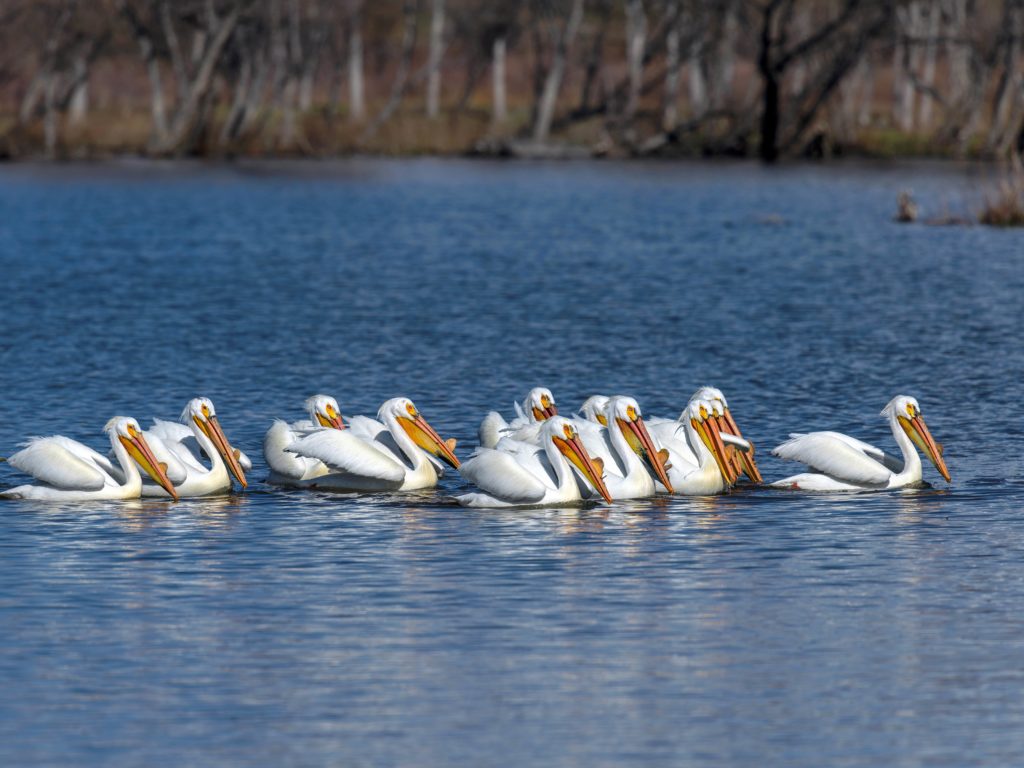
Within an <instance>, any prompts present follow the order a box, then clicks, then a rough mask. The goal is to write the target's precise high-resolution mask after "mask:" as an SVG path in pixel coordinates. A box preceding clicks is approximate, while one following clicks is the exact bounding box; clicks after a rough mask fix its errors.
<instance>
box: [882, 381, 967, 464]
mask: <svg viewBox="0 0 1024 768" xmlns="http://www.w3.org/2000/svg"><path fill="white" fill-rule="evenodd" d="M881 415H882V416H884V417H886V418H888V419H892V418H895V419H896V421H897V422H899V425H900V426H901V427H903V431H904V432H906V433H907V436H908V437H909V438H910V439H911V440H913V441H914V445H916V446H917V447H918V449H919V450H920V451H921V453H923V454H924V455H925V456H927V457H928V458H929V459H931V462H932V464H934V465H935V468H936V469H937V470H939V474H940V475H942V477H943V478H944V479H945V481H946V482H947V483H948V482H951V478H950V476H949V469H948V468H947V467H946V462H945V460H944V459H943V458H942V448H941V446H939V444H938V443H936V442H935V439H934V438H933V437H932V433H931V432H929V431H928V426H927V425H926V424H925V423H924V417H923V416H922V415H921V406H920V405H919V404H918V402H917V399H916V398H913V397H910V396H909V395H897V396H896V397H894V398H893V399H892V400H890V401H889V404H888V405H886V406H885V408H883V409H882V413H881Z"/></svg>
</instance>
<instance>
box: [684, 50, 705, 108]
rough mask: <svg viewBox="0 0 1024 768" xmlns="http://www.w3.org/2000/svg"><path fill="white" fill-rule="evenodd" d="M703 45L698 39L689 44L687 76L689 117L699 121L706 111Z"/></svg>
mask: <svg viewBox="0 0 1024 768" xmlns="http://www.w3.org/2000/svg"><path fill="white" fill-rule="evenodd" d="M703 52H704V44H703V41H701V40H700V39H699V38H698V39H695V40H694V41H693V42H692V43H691V44H690V58H689V61H688V63H687V67H686V69H687V75H688V76H689V77H688V82H689V86H690V117H691V118H692V119H694V120H699V119H700V118H702V117H703V116H704V113H705V112H706V111H707V109H708V88H707V82H706V81H705V80H704V56H703Z"/></svg>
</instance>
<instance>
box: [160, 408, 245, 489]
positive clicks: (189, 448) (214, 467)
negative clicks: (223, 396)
mask: <svg viewBox="0 0 1024 768" xmlns="http://www.w3.org/2000/svg"><path fill="white" fill-rule="evenodd" d="M145 434H146V438H147V439H148V440H149V441H150V442H152V443H153V445H154V446H156V445H160V446H162V448H163V449H164V450H166V452H167V453H166V454H163V455H165V456H166V457H169V458H167V464H168V474H170V475H171V476H172V479H174V480H175V490H176V491H177V493H178V495H179V496H181V497H186V496H210V495H213V494H218V493H226V492H228V491H230V490H231V475H234V476H235V477H236V478H237V479H238V482H239V483H240V484H241V486H242V487H243V488H245V487H246V486H247V485H248V483H247V482H246V479H245V471H244V470H243V468H242V467H243V465H244V464H248V465H249V466H250V467H251V466H252V462H250V461H249V460H248V458H247V457H245V456H244V454H242V452H241V451H238V450H237V449H235V448H232V447H231V444H230V443H229V442H228V439H227V438H226V437H225V436H224V430H223V429H221V426H220V422H219V421H218V420H217V411H216V410H215V409H214V407H213V403H212V402H211V401H210V399H209V398H208V397H195V398H193V399H191V400H189V401H188V404H187V405H186V406H185V410H183V411H182V412H181V423H180V424H178V423H175V422H173V421H161V420H160V419H154V421H153V426H152V427H150V428H149V429H148V430H147V431H146V433H145ZM204 454H205V456H206V457H208V458H209V460H210V466H209V468H207V467H205V466H204V465H203V462H202V460H203V458H204ZM229 470H230V473H231V474H228V472H229ZM142 495H143V496H165V495H167V492H166V491H165V490H164V489H163V488H161V487H160V486H158V485H152V484H150V483H144V484H143V486H142Z"/></svg>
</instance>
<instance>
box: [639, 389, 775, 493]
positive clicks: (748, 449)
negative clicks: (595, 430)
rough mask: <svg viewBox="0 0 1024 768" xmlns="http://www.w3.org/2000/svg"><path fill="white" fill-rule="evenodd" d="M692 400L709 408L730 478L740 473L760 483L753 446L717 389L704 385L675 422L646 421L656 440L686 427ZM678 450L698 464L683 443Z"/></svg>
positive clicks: (672, 435) (671, 436)
mask: <svg viewBox="0 0 1024 768" xmlns="http://www.w3.org/2000/svg"><path fill="white" fill-rule="evenodd" d="M695 401H703V402H705V403H706V404H707V405H708V407H710V415H709V418H712V419H714V421H715V426H716V427H717V431H718V433H719V435H720V436H721V438H722V441H723V444H724V445H725V458H726V461H727V463H728V464H729V465H730V466H731V467H732V471H731V472H730V475H733V476H735V477H739V474H740V473H741V472H742V473H743V474H745V475H746V476H747V477H748V478H750V480H751V481H752V482H754V483H761V482H763V478H762V477H761V472H760V470H759V469H758V468H757V462H756V461H755V460H754V445H753V443H751V442H749V441H748V440H746V439H745V438H744V437H743V432H742V431H740V428H739V425H737V424H736V420H735V419H734V418H733V416H732V412H731V411H730V410H729V403H728V401H726V399H725V395H724V394H722V390H720V389H718V388H717V387H707V386H704V387H701V388H700V389H698V390H697V391H696V392H694V393H693V395H692V396H691V397H690V400H689V402H688V403H687V404H686V407H685V408H683V411H682V413H680V414H679V418H678V419H677V420H672V419H661V418H651V419H648V421H647V425H648V427H649V428H650V430H651V434H652V435H653V436H654V438H655V440H656V441H662V440H670V439H677V437H678V433H679V431H680V425H685V424H686V423H687V422H688V421H689V420H690V406H691V405H692V404H693V403H694V402H695ZM730 436H735V437H737V438H739V440H732V439H731V438H730ZM678 450H679V452H680V453H679V456H680V457H681V458H683V459H685V460H686V461H687V463H689V464H691V465H693V466H696V465H697V464H698V463H699V462H698V460H697V456H696V454H694V453H692V452H689V449H688V447H687V446H686V443H685V442H681V443H680V445H679V446H678Z"/></svg>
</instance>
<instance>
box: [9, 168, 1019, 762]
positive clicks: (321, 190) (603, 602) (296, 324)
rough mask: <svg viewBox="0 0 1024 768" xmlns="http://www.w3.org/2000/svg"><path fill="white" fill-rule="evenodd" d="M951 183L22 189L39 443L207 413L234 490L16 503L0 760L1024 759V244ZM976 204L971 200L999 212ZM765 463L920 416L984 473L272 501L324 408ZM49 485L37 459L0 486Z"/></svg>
mask: <svg viewBox="0 0 1024 768" xmlns="http://www.w3.org/2000/svg"><path fill="white" fill-rule="evenodd" d="M979 183H980V182H979V176H978V174H977V173H975V172H972V171H970V170H969V169H962V168H957V167H953V166H944V167H933V166H900V167H890V168H873V169H863V168H856V167H847V166H831V167H821V168H815V167H799V168H788V169H787V168H783V169H777V170H772V171H767V170H763V169H761V168H759V167H756V166H750V165H729V164H720V165H700V164H678V165H677V164H662V165H653V164H652V165H647V164H640V163H638V164H631V165H628V164H626V165H619V164H613V163H592V164H579V165H576V164H553V165H531V164H525V163H524V164H491V163H483V162H481V163H462V162H442V161H413V162H387V161H353V162H350V163H338V164H328V165H323V166H318V165H303V164H295V165H287V164H279V165H254V166H246V165H242V166H238V167H234V168H216V167H214V168H207V167H203V166H190V165H167V166H162V165H146V164H139V165H133V164H127V165H119V166H108V167H103V166H100V167H89V166H84V167H82V166H80V167H70V168H69V167H54V168H38V167H31V166H14V167H3V168H0V269H2V274H3V282H4V289H5V290H4V299H3V304H2V307H0V319H2V327H3V332H2V334H0V370H2V372H3V373H2V378H0V381H2V384H3V404H2V407H0V415H2V419H0V455H9V454H10V453H11V452H13V451H14V450H15V446H16V444H17V443H18V442H20V441H21V440H23V439H24V438H26V437H28V436H30V435H36V434H52V433H62V434H66V435H69V436H73V437H76V438H79V439H83V440H85V441H86V442H88V443H90V444H91V445H93V446H95V447H97V448H102V447H104V446H105V445H106V442H105V440H106V438H105V437H104V436H103V435H102V434H101V428H102V426H103V424H104V423H105V422H106V421H107V419H108V418H109V417H110V416H112V415H115V414H126V415H134V416H136V417H137V418H139V419H140V421H143V422H144V423H146V424H148V422H149V419H150V418H151V417H154V416H157V417H163V418H175V417H176V416H177V414H178V413H179V412H180V410H181V408H182V406H183V405H184V403H185V402H186V400H188V399H189V398H190V397H192V396H194V395H207V396H209V397H210V398H212V399H213V401H214V402H215V403H216V405H217V408H218V413H219V416H220V421H221V423H222V425H223V426H224V428H225V431H226V432H227V434H228V437H229V438H230V439H231V440H232V442H234V443H235V444H237V445H239V446H240V447H242V448H243V449H244V450H246V451H247V452H248V453H249V454H250V455H251V456H252V457H253V459H254V460H255V461H256V464H257V466H256V467H254V470H253V472H252V473H251V477H252V480H253V482H252V484H251V486H250V488H249V489H248V490H247V491H246V492H244V493H239V494H234V495H231V496H229V497H224V498H219V499H212V500H195V501H187V502H181V503H178V504H170V503H164V502H160V501H145V502H126V503H116V504H115V503H109V504H82V505H70V504H69V505H64V506H60V505H57V506H54V505H49V506H48V505H43V504H32V503H24V502H7V503H2V504H0V681H2V684H3V693H2V695H0V763H2V764H4V765H12V766H13V765H30V764H47V765H50V764H63V765H85V764H103V765H157V764H162V765H169V764H170V765H172V764H178V765H192V764H213V765H225V766H226V765H257V764H262V765H323V764H335V765H346V766H350V765H416V766H421V765H438V766H440V765H474V766H489V765H496V766H497V765H527V764H534V765H587V766H592V765H608V766H613V765H624V764H646V765H659V766H660V765H668V764H672V765H681V766H687V765H741V766H747V765H749V766H759V765H766V764H775V765H786V766H821V765H833V766H880V765H886V766H918V765H925V764H927V765H950V766H967V765H1020V764H1022V763H1024V514H1022V512H1024V509H1022V508H1024V474H1022V461H1021V453H1022V449H1024V430H1022V424H1024V422H1022V416H1024V398H1022V388H1021V380H1022V374H1024V348H1022V344H1021V339H1020V335H1021V328H1022V317H1024V235H1022V234H1021V233H1019V232H1009V231H1005V232H1004V231H993V230H990V229H986V228H978V227H975V228H938V227H926V226H911V227H907V226H901V225H897V224H894V223H892V222H891V217H892V214H893V212H894V209H895V199H896V195H897V192H898V191H899V190H901V189H903V188H904V187H908V186H909V187H912V188H913V189H914V191H915V193H916V196H917V197H918V199H919V200H920V202H921V203H922V206H923V207H924V208H925V209H926V214H927V212H928V211H930V212H932V213H936V212H938V211H939V210H941V208H942V207H943V206H946V205H948V206H950V207H951V208H954V209H957V208H959V207H961V206H962V205H963V204H967V205H971V204H973V202H972V201H974V200H975V199H976V198H977V195H978V190H979ZM965 200H966V201H967V202H966V203H964V202H963V201H965ZM541 384H543V385H547V386H550V387H551V388H552V389H553V390H554V392H555V394H556V396H557V398H558V400H559V403H560V404H561V406H562V408H563V410H566V411H567V410H571V409H572V408H574V407H576V406H577V405H578V404H579V402H580V401H581V400H582V399H583V398H584V397H585V396H587V395H589V394H591V393H594V392H602V393H607V394H614V393H628V394H633V395H635V396H636V397H637V398H638V399H639V400H640V403H641V405H642V406H643V407H644V410H645V412H646V413H648V414H655V415H669V416H674V415H675V414H677V413H678V411H679V410H680V408H681V407H682V405H683V404H684V403H685V402H686V400H687V398H688V397H689V395H690V393H691V392H692V391H693V390H694V389H696V388H697V387H698V386H699V385H702V384H713V385H717V386H719V387H720V388H722V389H723V390H724V391H725V393H726V395H727V396H728V397H729V400H730V404H731V406H732V410H733V413H734V414H735V416H736V418H737V420H738V421H739V423H740V426H741V427H743V429H744V432H745V433H746V434H747V436H748V437H750V438H751V439H752V440H754V441H755V442H756V443H757V445H758V446H759V448H760V452H759V457H760V459H761V461H760V465H761V469H762V472H763V474H764V476H765V478H766V479H767V480H772V479H778V478H779V477H782V476H784V474H788V473H792V472H793V471H795V470H796V469H797V468H796V467H795V466H791V465H786V464H783V463H782V462H779V461H777V460H775V459H773V458H771V457H770V456H769V455H768V449H769V448H770V447H772V446H773V445H776V444H777V443H779V442H781V441H782V440H783V439H785V437H786V435H787V433H788V432H789V431H791V430H798V429H815V428H817V429H827V428H835V429H841V430H844V431H847V432H850V433H852V434H855V435H857V436H860V437H862V438H865V439H868V440H870V441H872V442H876V443H877V444H879V445H881V446H882V447H885V448H886V449H887V450H895V446H894V443H893V441H892V437H891V434H887V427H886V425H885V424H884V422H882V421H881V420H880V419H879V418H878V417H877V413H878V411H879V410H880V409H881V408H882V406H884V405H885V403H886V402H887V401H888V400H889V399H890V398H891V397H892V396H893V395H896V394H898V393H908V394H913V395H916V396H917V397H918V398H919V400H920V401H921V404H922V407H923V410H924V414H925V416H926V418H927V420H928V423H929V426H930V427H931V431H932V433H933V434H934V435H935V437H936V439H937V440H939V441H940V442H943V443H944V444H945V455H946V459H947V461H948V464H949V467H950V471H951V472H952V475H953V482H952V484H951V485H950V486H948V487H947V486H946V484H945V483H944V482H943V481H942V479H941V478H940V477H939V476H938V474H937V472H935V471H934V469H933V468H932V467H931V465H929V464H926V467H925V478H926V480H928V481H929V482H931V483H932V484H933V485H934V486H935V487H934V488H933V489H928V490H920V491H914V492H908V493H879V494H863V495H852V496H851V495H847V496H841V495H832V496H805V495H796V494H792V493H785V492H771V491H768V490H748V491H742V492H736V493H733V494H731V495H728V496H723V497H718V498H710V499H684V498H671V499H668V498H658V499H655V500H648V501H642V502H633V503H617V504H614V505H612V506H605V505H601V506H594V507H591V508H587V509H563V510H547V509H540V510H530V511H482V510H465V509H461V508H459V507H457V506H454V505H452V503H451V502H450V497H451V495H452V494H453V493H454V492H456V491H458V490H460V489H462V488H463V487H464V485H463V483H462V482H461V481H460V480H459V478H458V476H457V475H454V474H449V476H447V477H446V478H445V479H444V480H443V482H442V484H441V486H440V487H439V488H438V489H437V491H436V492H426V493H418V494H413V495H407V496H391V497H364V498H351V497H350V498H346V497H339V496H331V495H326V494H316V493H303V492H284V491H280V490H275V489H273V488H271V487H269V486H267V485H266V484H265V483H264V482H263V478H265V476H266V470H265V467H264V465H263V462H262V456H261V455H260V443H261V439H262V436H263V433H264V432H265V430H266V429H267V427H268V426H269V424H270V421H271V419H272V418H274V417H287V418H289V419H294V418H299V417H300V416H301V402H302V400H303V399H304V398H306V397H307V396H308V395H310V394H313V393H316V392H320V391H323V392H327V393H333V394H335V395H336V396H337V397H338V399H339V401H340V402H341V405H342V410H343V412H344V413H346V414H355V413H368V414H372V413H375V412H376V409H377V407H378V405H379V404H380V403H381V402H382V401H384V400H385V399H387V398H389V397H392V396H395V395H400V394H401V395H408V396H409V397H411V398H412V399H413V400H414V401H415V402H416V403H417V405H418V406H419V408H420V410H421V411H422V412H423V413H424V414H425V415H426V417H427V418H428V419H429V420H430V422H431V423H432V424H433V425H434V426H435V427H436V428H437V429H438V431H440V432H441V434H442V435H444V436H446V437H447V436H454V437H456V438H458V439H459V442H460V447H459V449H458V453H459V454H460V456H462V457H463V458H465V457H467V456H468V455H469V452H470V450H471V448H472V445H473V444H474V443H475V432H476V426H477V424H478V423H479V421H480V419H481V418H482V417H483V415H484V414H485V413H486V412H487V410H489V409H491V408H494V407H500V409H501V410H502V411H503V412H505V413H508V412H509V411H510V410H511V402H512V400H513V399H521V398H522V397H523V395H524V394H525V392H526V391H527V390H528V389H529V388H530V387H532V386H536V385H541ZM16 482H19V479H18V478H17V477H16V475H15V473H14V472H12V471H11V469H10V468H9V467H8V466H6V465H2V466H0V486H3V487H8V486H10V485H12V484H15V483H16Z"/></svg>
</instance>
